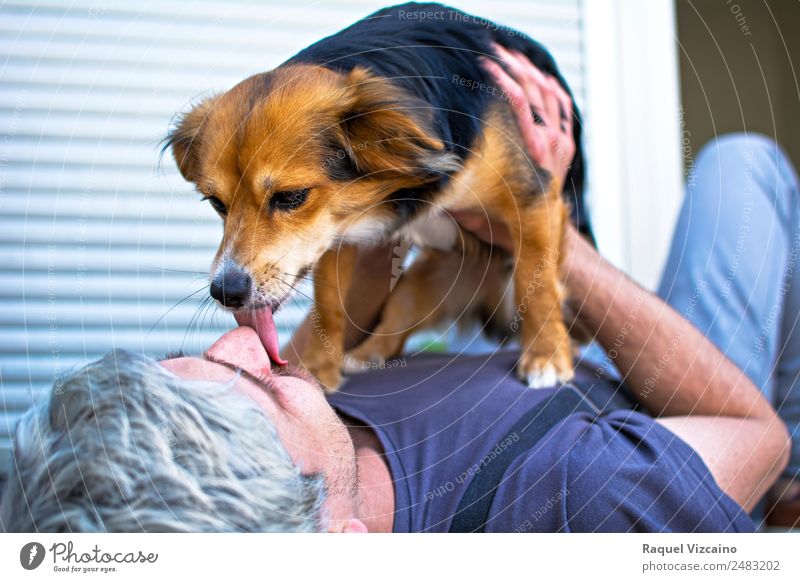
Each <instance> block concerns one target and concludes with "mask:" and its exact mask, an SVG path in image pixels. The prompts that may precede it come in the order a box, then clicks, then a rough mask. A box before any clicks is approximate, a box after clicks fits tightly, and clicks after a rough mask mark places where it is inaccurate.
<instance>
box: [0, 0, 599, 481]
mask: <svg viewBox="0 0 800 582" xmlns="http://www.w3.org/2000/svg"><path fill="white" fill-rule="evenodd" d="M451 4H453V5H455V6H457V7H458V8H462V9H464V10H466V11H468V12H472V13H474V14H477V15H480V16H486V17H490V18H491V19H493V20H495V21H497V22H500V23H502V24H507V25H509V26H513V27H515V28H518V29H520V30H522V31H525V32H527V33H529V34H531V35H533V36H534V37H536V38H537V39H539V40H540V41H542V42H544V43H545V44H546V45H547V46H548V47H549V48H550V49H551V51H552V52H553V53H554V54H555V56H556V58H557V59H558V61H559V63H560V65H561V67H562V70H563V71H564V73H565V75H566V77H567V78H568V80H569V82H570V83H571V84H572V87H573V88H574V90H575V92H576V95H577V97H578V101H579V102H581V101H582V97H583V94H584V88H583V76H584V75H583V73H582V48H581V22H580V14H581V10H580V0H536V1H533V0H508V1H504V2H499V3H494V4H487V3H485V2H478V1H463V2H457V1H456V2H452V3H451ZM383 5H385V3H381V2H374V1H368V0H333V1H329V2H328V1H323V2H313V3H311V2H303V1H301V2H294V3H285V2H275V3H273V2H255V1H253V2H247V1H237V2H225V1H222V0H219V1H216V2H213V1H206V2H188V1H187V2H180V1H176V0H166V1H147V0H129V1H113V0H33V1H31V2H24V1H14V0H11V1H3V2H2V4H0V135H2V139H0V448H3V449H7V448H8V445H9V443H10V441H9V435H10V431H11V430H12V429H13V425H14V422H15V420H16V419H17V418H18V417H19V415H20V414H21V413H22V412H23V411H24V410H25V409H26V408H27V407H28V406H30V404H31V402H32V401H33V400H34V398H36V397H37V396H38V395H40V394H42V389H43V388H44V387H47V386H49V385H52V383H53V381H54V379H57V378H58V377H59V376H60V375H63V374H66V373H68V372H69V371H70V370H71V369H73V368H74V367H75V366H77V365H80V364H82V363H84V362H86V361H88V360H91V359H94V358H96V357H98V356H99V355H101V354H102V353H103V352H105V351H107V350H109V349H111V348H113V347H120V348H126V349H129V350H134V351H144V352H147V353H150V354H160V353H164V352H167V351H174V350H177V349H180V348H183V349H186V350H188V351H190V352H196V351H199V350H200V349H202V348H203V347H207V346H208V345H209V343H210V342H211V341H213V339H215V338H216V337H218V335H219V334H220V333H221V332H222V331H224V330H225V329H227V328H228V327H229V326H230V325H231V322H232V320H231V319H230V318H229V316H227V315H224V314H221V313H219V312H217V311H216V310H215V309H213V308H212V309H205V308H203V306H202V305H201V301H202V300H203V299H205V297H206V296H207V291H204V290H201V291H199V292H198V293H196V294H195V295H193V296H190V295H191V293H192V292H194V291H198V290H200V289H201V288H202V287H203V286H204V285H206V281H205V272H206V271H207V270H208V266H209V263H210V261H211V258H212V255H213V252H214V250H215V248H216V244H217V242H218V239H219V236H220V232H221V229H220V224H219V221H218V219H217V218H216V216H215V215H213V214H212V212H211V210H210V207H209V205H207V204H200V203H199V202H198V201H197V199H198V196H197V195H196V194H193V193H192V190H191V189H190V188H189V187H188V186H187V184H186V183H184V182H183V180H182V179H181V177H180V175H179V174H178V172H177V170H176V168H175V166H174V164H173V162H172V160H171V158H170V157H169V156H167V157H165V158H164V163H163V168H162V169H161V171H159V168H158V166H157V162H158V142H159V140H160V139H161V137H163V135H164V133H165V131H166V129H167V127H168V125H169V121H170V118H171V116H172V115H173V114H174V113H175V112H176V111H180V110H185V109H186V107H187V106H188V105H189V104H190V103H191V102H192V101H194V100H196V99H198V98H199V97H202V96H203V95H206V94H208V93H210V92H214V91H218V90H224V89H226V88H228V87H230V86H232V85H233V84H235V83H236V82H238V81H240V80H241V79H243V78H245V77H246V76H248V75H250V74H252V73H255V72H259V71H263V70H266V69H269V68H272V67H274V66H275V65H277V64H279V63H280V62H281V61H283V60H284V59H286V58H287V57H289V56H290V55H292V54H294V53H295V52H296V51H297V50H299V49H301V48H303V47H305V46H307V45H308V44H310V43H312V42H313V41H315V40H317V39H319V38H322V37H323V36H326V35H328V34H330V33H333V32H335V31H337V30H339V29H341V28H342V27H344V26H346V25H347V24H350V23H352V22H354V21H355V20H357V19H359V18H362V17H363V16H366V15H367V14H368V13H369V12H371V11H373V10H375V9H377V8H380V7H381V6H383ZM186 297H188V299H186V300H184V301H182V302H181V300H182V299H184V298H186ZM303 307H304V306H303V305H301V304H296V305H294V306H290V307H289V308H286V309H285V310H284V311H283V312H282V316H281V318H280V322H279V326H280V330H281V333H282V336H283V339H286V337H287V333H288V330H289V329H290V328H291V327H292V326H293V325H295V324H296V323H297V321H298V320H299V318H300V316H301V314H302V309H303ZM2 458H3V459H4V461H5V458H6V455H5V454H3V455H2ZM0 470H2V465H0Z"/></svg>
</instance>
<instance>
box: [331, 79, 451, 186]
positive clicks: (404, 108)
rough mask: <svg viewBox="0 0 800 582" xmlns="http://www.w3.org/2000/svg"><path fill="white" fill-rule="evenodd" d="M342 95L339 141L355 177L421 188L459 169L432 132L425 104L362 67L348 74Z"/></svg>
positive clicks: (428, 109) (428, 107) (428, 106)
mask: <svg viewBox="0 0 800 582" xmlns="http://www.w3.org/2000/svg"><path fill="white" fill-rule="evenodd" d="M345 94H346V98H345V99H344V114H343V115H342V121H341V123H340V128H341V132H342V136H341V139H342V140H343V143H344V146H345V149H346V151H347V153H348V155H349V157H350V159H351V161H352V165H353V166H354V167H355V169H356V170H357V171H358V172H359V173H360V174H372V173H379V175H378V176H376V177H380V178H389V177H393V176H396V177H408V178H414V179H416V180H417V181H418V182H419V183H420V184H424V183H427V182H432V181H435V180H437V179H439V178H440V177H441V175H442V174H443V173H452V172H456V171H458V170H459V169H460V168H461V163H460V160H459V158H458V156H456V155H455V154H454V153H453V152H451V151H448V149H447V148H446V147H445V144H444V143H443V142H442V140H441V139H440V138H439V137H438V136H437V135H436V134H435V132H434V131H433V127H432V123H431V119H432V117H433V116H432V111H431V109H430V105H428V104H427V103H425V102H423V101H422V100H420V99H417V98H416V97H414V96H412V95H409V94H408V93H407V92H406V91H404V90H403V89H402V88H400V87H398V86H396V85H394V84H393V83H392V82H391V81H389V80H387V79H382V78H380V77H376V76H374V75H373V74H371V73H370V72H369V71H368V70H367V69H365V68H363V67H356V68H354V69H353V70H352V71H351V72H350V73H349V74H348V75H347V78H346V89H345Z"/></svg>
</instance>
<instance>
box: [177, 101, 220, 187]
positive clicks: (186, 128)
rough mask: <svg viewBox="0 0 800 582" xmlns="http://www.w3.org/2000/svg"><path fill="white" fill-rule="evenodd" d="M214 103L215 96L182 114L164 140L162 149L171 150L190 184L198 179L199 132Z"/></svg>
mask: <svg viewBox="0 0 800 582" xmlns="http://www.w3.org/2000/svg"><path fill="white" fill-rule="evenodd" d="M216 101H217V97H216V96H214V97H209V98H207V99H205V100H203V101H201V102H200V103H198V104H197V105H195V106H194V107H193V108H192V109H191V110H189V111H188V112H186V113H184V114H182V115H181V116H180V117H178V120H177V123H175V124H174V125H173V127H172V128H170V130H169V133H168V134H167V137H166V138H165V139H164V149H165V150H166V149H170V150H172V157H174V158H175V163H176V164H178V169H179V170H180V171H181V174H182V175H183V177H184V178H186V179H187V180H189V181H190V182H196V181H197V179H198V177H199V176H198V167H197V166H198V158H197V151H198V148H199V147H200V130H201V128H202V127H203V123H205V121H206V119H208V115H209V113H211V109H212V108H213V107H214V104H215V103H216Z"/></svg>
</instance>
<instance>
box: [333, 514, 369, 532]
mask: <svg viewBox="0 0 800 582" xmlns="http://www.w3.org/2000/svg"><path fill="white" fill-rule="evenodd" d="M328 533H369V531H368V530H367V526H366V525H365V524H364V522H363V521H361V520H360V519H356V518H354V517H353V518H350V519H346V520H344V521H340V522H337V523H336V524H335V525H334V526H333V527H332V528H331V529H329V530H328Z"/></svg>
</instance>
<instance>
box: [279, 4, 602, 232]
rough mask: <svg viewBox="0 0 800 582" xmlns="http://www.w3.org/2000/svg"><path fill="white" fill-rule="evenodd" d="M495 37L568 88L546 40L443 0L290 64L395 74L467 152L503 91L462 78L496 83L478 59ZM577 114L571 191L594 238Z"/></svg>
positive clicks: (372, 19) (580, 220)
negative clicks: (470, 85)
mask: <svg viewBox="0 0 800 582" xmlns="http://www.w3.org/2000/svg"><path fill="white" fill-rule="evenodd" d="M423 15H424V16H425V17H423ZM430 15H437V16H432V17H428V16H430ZM493 42H496V43H498V44H500V45H501V46H504V47H506V48H509V49H513V50H517V51H519V52H521V53H523V54H524V55H526V56H527V57H528V58H529V59H530V60H531V62H533V63H534V64H535V65H536V66H537V67H538V68H539V69H540V70H542V71H543V72H545V73H547V74H549V75H552V76H554V77H555V78H556V79H558V81H559V82H560V83H561V85H562V86H563V87H564V88H565V89H566V90H567V91H568V92H569V87H568V86H567V83H566V81H565V80H564V79H563V77H562V76H561V73H560V72H559V70H558V68H557V67H556V64H555V61H554V60H553V57H552V56H551V55H550V53H549V52H547V50H546V49H545V48H544V47H543V46H542V45H541V44H539V43H538V42H536V41H535V40H533V39H531V38H530V37H528V36H526V35H524V34H522V33H521V32H518V31H515V30H513V29H510V28H508V27H504V26H500V25H497V24H495V23H493V22H491V21H488V20H486V19H482V18H478V17H474V16H471V15H469V14H466V13H464V12H461V11H459V10H456V9H454V8H450V7H447V6H443V5H441V4H436V3H426V4H420V3H416V2H410V3H408V4H402V5H398V6H392V7H389V8H384V9H382V10H379V11H377V12H375V13H374V14H371V15H370V16H367V17H366V18H364V19H363V20H360V21H359V22H356V23H355V24H353V25H352V26H349V27H348V28H346V29H344V30H342V31H341V32H338V33H336V34H334V35H332V36H329V37H327V38H324V39H322V40H320V41H319V42H317V43H315V44H313V45H311V46H310V47H308V48H306V49H304V50H302V51H300V52H299V53H298V54H297V55H295V56H294V57H292V58H291V59H289V61H287V63H286V64H298V63H308V64H317V65H322V66H325V67H328V68H330V69H334V70H337V71H342V72H348V71H350V70H351V69H353V68H354V67H356V66H363V67H367V68H369V69H370V70H371V71H373V73H375V74H378V75H380V76H382V77H385V78H389V79H391V80H392V81H393V82H395V83H396V84H398V85H400V86H401V87H403V88H404V89H406V90H407V91H409V92H410V93H411V94H413V95H415V96H417V97H419V98H421V99H423V100H424V101H426V102H427V103H429V104H430V105H431V106H432V110H433V115H434V120H433V123H434V125H433V127H434V129H435V131H436V132H437V133H438V136H439V137H440V138H441V139H442V140H443V141H444V142H445V144H447V147H448V148H449V149H451V150H452V151H453V152H454V153H456V154H457V155H458V156H460V157H461V158H462V159H463V158H465V157H467V155H468V152H469V148H470V147H472V146H473V145H474V140H475V138H476V136H477V135H478V132H479V131H480V127H481V119H482V118H483V114H484V112H485V110H486V108H487V105H488V104H489V102H490V100H492V99H501V98H502V95H501V93H500V91H499V89H498V90H497V91H496V92H495V94H494V95H493V94H492V92H491V91H487V90H483V91H481V90H471V89H470V88H468V87H465V86H464V85H461V84H459V82H458V80H459V79H466V80H467V81H468V82H470V83H474V85H473V86H478V85H479V84H481V83H485V86H486V87H493V86H495V83H494V81H493V80H492V79H491V77H490V76H489V74H488V73H487V72H486V71H485V70H484V69H483V68H482V67H481V65H480V62H479V61H478V57H479V56H481V55H494V54H495V53H494V51H493V49H492V47H491V43H493ZM570 95H571V93H570ZM574 114H575V122H574V124H573V127H574V138H575V143H576V145H577V148H576V154H575V158H574V160H573V163H572V167H571V169H570V171H569V174H568V175H567V183H566V185H565V186H566V187H565V197H566V198H567V199H568V200H569V201H570V203H571V206H572V215H573V221H574V222H575V224H576V225H577V227H578V229H579V230H580V231H581V232H582V233H583V234H584V235H585V236H587V237H589V238H590V239H591V240H593V237H592V233H591V228H590V225H589V222H588V217H587V214H586V209H585V204H584V159H583V150H582V145H581V129H582V128H581V118H580V114H579V112H578V111H577V109H575V111H574ZM409 194H412V193H404V194H403V196H404V197H409ZM421 194H422V193H420V195H421ZM410 197H411V198H413V197H414V195H413V194H412V195H411V196H410Z"/></svg>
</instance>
